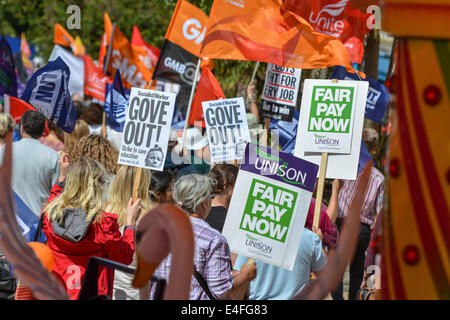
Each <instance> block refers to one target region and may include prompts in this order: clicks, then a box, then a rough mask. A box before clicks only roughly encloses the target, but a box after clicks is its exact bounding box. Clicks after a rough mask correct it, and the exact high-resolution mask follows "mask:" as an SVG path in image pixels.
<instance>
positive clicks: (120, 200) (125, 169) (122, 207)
mask: <svg viewBox="0 0 450 320" xmlns="http://www.w3.org/2000/svg"><path fill="white" fill-rule="evenodd" d="M136 170H137V168H136V167H130V166H126V165H121V166H120V167H119V169H118V170H117V174H116V176H115V177H114V180H113V181H112V182H111V185H110V186H109V188H108V204H107V206H106V211H107V212H111V213H116V214H117V215H118V216H119V217H118V219H117V223H118V224H119V226H125V224H126V221H127V205H128V201H129V200H130V198H131V196H132V193H133V185H134V177H135V176H136ZM150 180H151V172H150V170H148V169H142V174H141V180H140V181H139V189H138V198H139V199H141V203H140V205H141V208H142V213H146V212H147V211H148V210H150V208H151V206H152V204H151V201H150V196H149V193H148V189H149V186H150Z"/></svg>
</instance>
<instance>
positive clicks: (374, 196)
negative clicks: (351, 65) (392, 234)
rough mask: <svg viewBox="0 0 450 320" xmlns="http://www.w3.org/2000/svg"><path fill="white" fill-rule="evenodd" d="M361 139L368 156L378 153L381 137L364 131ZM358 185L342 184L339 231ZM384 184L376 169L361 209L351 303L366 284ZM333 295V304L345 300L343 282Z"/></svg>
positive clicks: (354, 183)
mask: <svg viewBox="0 0 450 320" xmlns="http://www.w3.org/2000/svg"><path fill="white" fill-rule="evenodd" d="M362 139H363V141H364V143H365V144H366V146H367V149H368V150H369V152H372V151H374V150H376V147H377V145H378V133H377V131H376V130H374V129H372V128H365V129H364V130H363V135H362ZM357 183H358V179H356V180H344V181H343V185H342V187H341V189H340V192H339V200H338V216H337V219H336V225H337V227H338V230H339V231H340V230H341V228H342V226H343V224H344V221H345V217H346V216H347V213H348V210H349V208H350V204H351V203H352V200H353V198H354V196H355V191H356V185H357ZM384 184H385V178H384V175H383V173H382V172H380V171H379V170H378V169H377V168H375V167H374V166H373V167H372V170H371V173H370V179H369V183H368V186H367V190H366V194H365V198H364V203H363V207H362V209H361V215H360V217H361V219H360V221H361V225H360V229H359V235H358V243H357V247H356V250H355V254H354V256H353V259H352V260H351V263H350V285H349V294H348V299H349V300H355V299H356V295H357V292H358V290H359V288H360V286H361V282H362V280H363V276H364V261H365V253H366V250H367V248H368V246H369V242H370V237H371V229H372V227H373V224H374V222H375V220H376V218H377V216H378V213H379V212H380V211H381V209H382V207H383V195H384ZM331 295H332V297H333V299H334V300H343V299H344V297H343V285H342V282H341V284H340V285H339V286H338V288H337V289H336V290H335V291H334V292H333V293H332V294H331Z"/></svg>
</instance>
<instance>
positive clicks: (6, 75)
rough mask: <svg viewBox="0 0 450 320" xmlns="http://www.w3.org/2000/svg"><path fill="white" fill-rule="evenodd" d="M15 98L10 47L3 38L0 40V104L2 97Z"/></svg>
mask: <svg viewBox="0 0 450 320" xmlns="http://www.w3.org/2000/svg"><path fill="white" fill-rule="evenodd" d="M4 94H7V95H10V96H13V97H16V96H17V77H16V68H15V64H14V57H13V54H12V51H11V47H10V46H9V44H8V42H7V41H6V39H5V37H1V40H0V103H2V104H3V95H4Z"/></svg>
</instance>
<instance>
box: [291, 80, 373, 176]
mask: <svg viewBox="0 0 450 320" xmlns="http://www.w3.org/2000/svg"><path fill="white" fill-rule="evenodd" d="M331 86H335V87H341V88H348V87H353V88H355V91H354V93H353V95H354V97H353V99H354V100H355V102H354V110H352V114H353V115H352V116H351V117H352V120H351V122H352V123H353V124H352V130H351V137H350V136H347V138H346V142H347V147H348V146H349V147H350V150H348V153H344V154H338V153H335V152H336V150H335V151H333V149H329V148H323V149H314V148H312V147H311V139H319V140H322V142H324V143H327V139H328V142H330V141H331V140H333V139H338V138H330V135H329V134H326V133H324V132H307V131H308V130H307V129H308V128H310V127H309V126H310V117H309V110H310V108H308V106H307V105H306V104H307V103H308V101H309V103H311V99H312V95H313V92H314V91H313V89H312V87H318V88H321V87H331ZM368 88H369V84H368V82H367V81H344V80H339V82H338V83H333V82H332V81H331V80H309V79H307V80H305V87H304V92H303V97H302V109H301V110H300V118H299V125H298V130H297V139H296V144H295V150H294V155H295V156H296V157H299V158H301V159H305V160H307V161H310V162H313V163H316V164H318V165H320V159H321V153H322V152H328V153H329V155H328V164H327V171H326V175H325V177H326V178H328V179H348V180H355V179H356V176H357V171H358V161H359V152H360V147H361V136H362V129H363V121H364V113H365V108H366V99H367V91H368ZM305 89H306V91H305ZM335 92H338V91H335ZM323 94H325V92H323ZM339 94H341V92H339V93H338V95H339ZM338 98H339V96H338ZM305 105H306V107H305V110H304V106H305ZM327 105H328V104H327ZM339 107H340V108H342V106H339ZM323 108H324V109H325V107H323ZM327 108H329V107H327ZM332 108H333V107H331V109H332ZM332 111H333V110H330V111H329V112H332ZM335 111H336V112H337V110H335ZM325 113H326V111H324V114H325ZM346 118H347V117H346ZM340 119H341V121H345V119H344V120H342V119H343V117H341V118H340ZM322 121H323V120H322ZM336 121H339V119H338V120H336ZM316 122H318V121H316ZM316 122H315V123H314V124H313V126H314V128H318V126H319V124H318V123H316ZM341 124H342V122H341ZM327 125H329V122H328V123H327V124H326V126H325V128H328V127H327ZM333 125H334V123H333ZM320 126H321V127H322V126H323V123H321V124H320ZM308 135H309V136H308ZM314 135H319V136H323V137H324V138H321V137H315V136H314ZM334 142H335V141H334V140H333V141H331V144H333V143H334ZM342 143H343V141H339V144H340V145H341V146H342ZM331 147H334V146H331ZM306 150H316V151H317V150H318V151H317V152H309V151H306ZM341 152H342V151H341ZM346 152H347V151H346Z"/></svg>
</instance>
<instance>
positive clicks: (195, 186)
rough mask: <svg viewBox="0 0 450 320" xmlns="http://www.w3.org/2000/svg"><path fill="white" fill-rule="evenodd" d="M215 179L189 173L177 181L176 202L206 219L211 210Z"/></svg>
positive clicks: (173, 190)
mask: <svg viewBox="0 0 450 320" xmlns="http://www.w3.org/2000/svg"><path fill="white" fill-rule="evenodd" d="M213 185H214V180H213V179H211V178H210V177H208V176H207V175H201V174H195V173H193V174H187V175H185V176H181V177H180V178H178V180H177V181H175V184H174V186H173V189H172V195H173V199H174V201H175V203H176V204H177V205H178V206H180V207H181V208H182V209H184V210H185V211H187V212H188V213H189V214H193V213H195V214H197V215H199V216H200V218H202V219H206V217H207V216H208V214H209V212H210V211H211V199H212V197H213V194H212V187H213Z"/></svg>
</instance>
